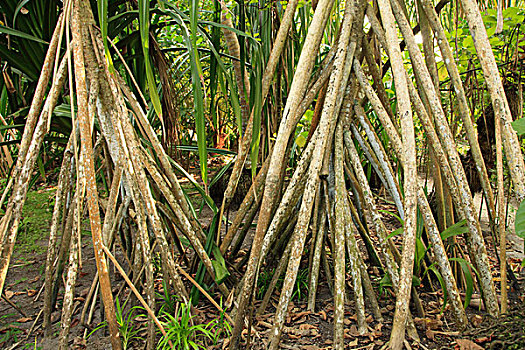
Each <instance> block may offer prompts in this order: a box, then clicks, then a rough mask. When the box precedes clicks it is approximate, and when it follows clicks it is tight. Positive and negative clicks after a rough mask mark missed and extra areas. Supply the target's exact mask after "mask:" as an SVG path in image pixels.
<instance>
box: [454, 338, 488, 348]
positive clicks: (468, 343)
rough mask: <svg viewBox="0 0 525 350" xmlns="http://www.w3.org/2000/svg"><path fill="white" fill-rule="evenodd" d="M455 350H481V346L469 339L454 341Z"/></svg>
mask: <svg viewBox="0 0 525 350" xmlns="http://www.w3.org/2000/svg"><path fill="white" fill-rule="evenodd" d="M456 344H457V345H456V347H455V348H454V349H456V350H483V348H482V347H481V346H479V345H478V344H476V343H474V342H473V341H472V340H469V339H456Z"/></svg>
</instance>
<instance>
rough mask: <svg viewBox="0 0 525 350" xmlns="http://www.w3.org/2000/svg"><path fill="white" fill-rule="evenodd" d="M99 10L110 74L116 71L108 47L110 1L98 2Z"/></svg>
mask: <svg viewBox="0 0 525 350" xmlns="http://www.w3.org/2000/svg"><path fill="white" fill-rule="evenodd" d="M97 8H98V21H99V24H100V32H101V34H102V41H103V43H104V55H105V56H106V61H107V63H108V66H109V71H110V73H113V72H114V71H115V67H114V66H113V60H112V59H111V54H110V53H109V46H108V0H98V1H97Z"/></svg>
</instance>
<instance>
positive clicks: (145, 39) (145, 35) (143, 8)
mask: <svg viewBox="0 0 525 350" xmlns="http://www.w3.org/2000/svg"><path fill="white" fill-rule="evenodd" d="M149 3H150V2H149V1H148V0H139V26H140V38H141V42H142V51H143V53H144V63H145V65H146V78H147V80H148V88H149V96H150V98H151V102H152V103H153V108H154V109H155V112H156V113H157V115H158V116H159V119H160V122H161V124H162V129H163V130H166V128H165V126H164V119H163V118H162V106H161V104H160V97H159V93H158V92H157V83H156V80H155V76H154V75H153V69H152V68H151V63H150V57H149V24H150V18H149Z"/></svg>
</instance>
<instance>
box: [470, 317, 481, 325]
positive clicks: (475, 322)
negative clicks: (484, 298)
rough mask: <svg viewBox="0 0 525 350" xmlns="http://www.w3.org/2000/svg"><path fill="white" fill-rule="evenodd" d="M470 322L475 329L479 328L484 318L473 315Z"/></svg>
mask: <svg viewBox="0 0 525 350" xmlns="http://www.w3.org/2000/svg"><path fill="white" fill-rule="evenodd" d="M470 322H472V325H473V326H474V327H479V325H480V324H481V323H482V322H483V316H481V315H473V316H472V317H471V319H470Z"/></svg>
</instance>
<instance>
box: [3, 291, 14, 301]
mask: <svg viewBox="0 0 525 350" xmlns="http://www.w3.org/2000/svg"><path fill="white" fill-rule="evenodd" d="M13 295H15V293H13V292H11V291H10V290H6V291H5V296H6V298H7V299H11V297H12V296H13Z"/></svg>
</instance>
